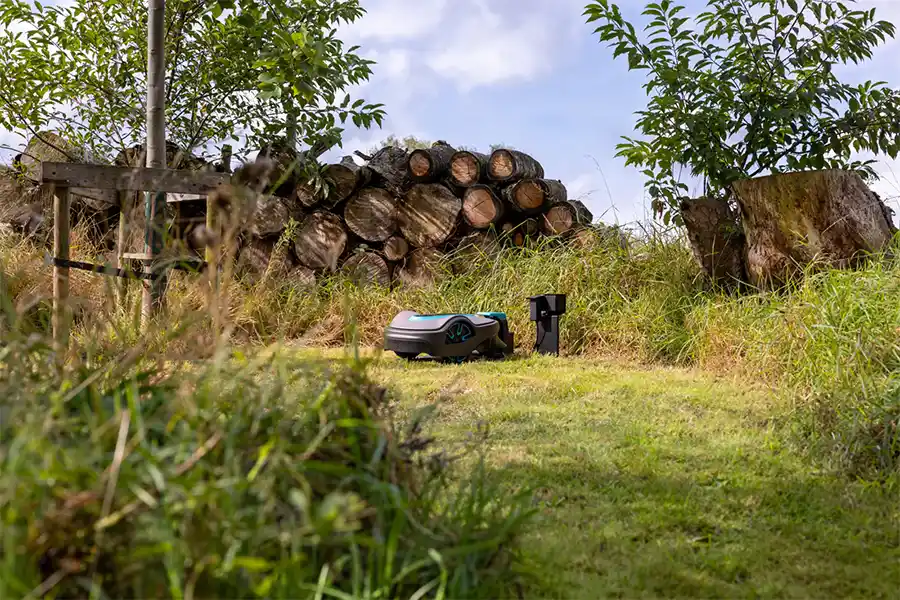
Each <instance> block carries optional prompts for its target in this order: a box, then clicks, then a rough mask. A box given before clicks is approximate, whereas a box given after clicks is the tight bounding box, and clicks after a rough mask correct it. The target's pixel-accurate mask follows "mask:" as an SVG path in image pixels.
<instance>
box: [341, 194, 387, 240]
mask: <svg viewBox="0 0 900 600" xmlns="http://www.w3.org/2000/svg"><path fill="white" fill-rule="evenodd" d="M397 207H398V203H397V199H396V198H395V197H394V195H393V194H391V193H390V192H389V191H387V190H383V189H381V188H373V187H366V188H363V189H361V190H359V192H358V193H357V194H356V195H355V196H353V197H352V198H351V199H350V200H349V201H348V202H347V205H346V206H345V207H344V221H345V222H346V223H347V227H348V228H349V229H350V231H352V232H353V233H355V234H356V235H358V236H359V237H361V238H362V239H364V240H366V241H367V242H383V241H385V240H387V239H388V238H389V237H391V235H393V233H394V232H395V231H396V230H397Z"/></svg>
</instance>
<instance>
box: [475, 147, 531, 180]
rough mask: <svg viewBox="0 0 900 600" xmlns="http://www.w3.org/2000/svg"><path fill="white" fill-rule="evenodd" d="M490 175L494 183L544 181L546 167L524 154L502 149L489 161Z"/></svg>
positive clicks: (495, 151) (494, 153)
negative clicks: (525, 180)
mask: <svg viewBox="0 0 900 600" xmlns="http://www.w3.org/2000/svg"><path fill="white" fill-rule="evenodd" d="M488 175H489V176H490V178H491V179H493V180H494V181H501V182H513V181H518V180H519V179H543V178H544V167H543V166H541V163H539V162H538V161H537V160H535V159H534V158H532V157H531V156H529V155H527V154H525V153H524V152H519V151H518V150H506V149H503V148H500V149H497V150H494V152H493V153H492V154H491V157H490V159H489V160H488Z"/></svg>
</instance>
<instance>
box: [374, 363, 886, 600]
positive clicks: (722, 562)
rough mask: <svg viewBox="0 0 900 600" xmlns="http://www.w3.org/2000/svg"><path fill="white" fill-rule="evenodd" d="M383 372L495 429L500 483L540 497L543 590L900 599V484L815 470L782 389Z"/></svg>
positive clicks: (647, 374) (587, 369) (608, 370)
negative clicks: (802, 450) (796, 435)
mask: <svg viewBox="0 0 900 600" xmlns="http://www.w3.org/2000/svg"><path fill="white" fill-rule="evenodd" d="M374 374H375V376H376V377H377V378H378V379H380V380H382V381H383V382H385V383H387V384H388V385H389V386H391V387H393V388H394V389H396V390H397V391H398V392H399V394H400V397H401V398H403V400H401V404H402V406H403V407H404V408H409V409H412V408H414V407H415V406H418V405H420V404H424V403H426V402H430V401H434V400H435V399H438V398H440V397H444V402H443V406H442V408H441V417H440V421H439V422H440V423H441V430H440V435H441V436H442V437H445V438H446V439H447V440H453V439H460V438H461V437H462V436H465V435H466V434H467V433H468V432H470V431H472V430H473V428H474V427H475V424H476V422H477V421H479V420H483V421H484V422H486V423H487V424H488V425H489V427H490V428H491V439H492V440H493V442H492V445H493V451H492V453H491V459H490V460H491V463H492V466H494V467H496V468H497V472H498V474H499V476H500V477H502V478H503V479H504V480H506V481H507V482H508V483H509V484H511V485H514V486H526V487H533V488H535V489H536V490H537V496H536V497H537V501H539V502H540V503H541V506H542V511H541V519H540V520H539V521H538V522H537V523H535V524H534V525H532V527H531V529H530V531H529V533H528V536H527V540H526V543H525V544H526V548H527V552H528V554H529V555H530V558H532V559H534V560H535V562H536V563H537V564H538V565H541V569H542V570H543V571H544V573H545V576H546V577H545V582H544V583H543V584H539V586H538V588H537V589H534V590H531V592H530V593H529V594H528V595H527V596H528V597H534V595H535V594H542V595H548V596H552V597H559V598H575V597H584V598H596V597H598V596H601V595H602V596H617V595H619V596H626V597H639V596H643V597H660V596H663V595H665V596H666V597H738V596H755V595H762V596H768V597H820V598H824V597H851V596H854V597H869V598H875V597H882V598H887V597H896V590H897V589H898V587H897V586H898V585H900V566H898V565H900V562H898V561H900V529H898V526H897V523H900V501H898V497H897V494H896V490H885V489H881V488H873V487H868V488H866V487H864V486H862V485H861V484H855V483H852V482H849V481H847V480H839V479H835V478H833V477H831V476H827V475H824V474H817V473H815V472H814V471H813V469H812V467H811V465H810V463H809V462H807V461H805V460H804V459H803V458H802V456H801V455H800V454H799V453H796V452H793V451H791V449H790V448H788V447H786V446H785V445H784V443H783V441H782V440H783V439H784V438H783V437H782V436H780V435H779V433H778V431H777V428H778V426H777V424H775V423H774V422H773V420H772V419H771V418H770V415H772V414H775V413H779V412H781V411H780V410H778V407H776V406H775V402H776V401H775V400H774V399H773V398H774V397H773V396H771V395H770V394H767V393H766V392H765V391H764V390H750V389H747V388H745V387H738V386H736V385H735V384H733V383H729V382H726V381H724V380H718V379H715V378H713V377H711V376H707V375H702V374H698V373H694V372H688V371H682V370H672V369H649V370H638V369H628V368H622V367H614V366H611V365H609V364H608V363H604V362H601V361H595V360H590V359H583V358H578V359H576V358H570V359H546V358H528V359H521V360H513V361H509V362H503V363H493V364H484V363H482V364H468V365H463V366H461V367H456V366H445V365H438V364H434V363H426V364H414V365H409V366H407V365H406V364H405V363H402V362H399V361H397V360H395V359H392V358H389V357H388V356H385V357H384V359H383V360H380V361H379V362H378V365H377V367H376V369H375V370H374Z"/></svg>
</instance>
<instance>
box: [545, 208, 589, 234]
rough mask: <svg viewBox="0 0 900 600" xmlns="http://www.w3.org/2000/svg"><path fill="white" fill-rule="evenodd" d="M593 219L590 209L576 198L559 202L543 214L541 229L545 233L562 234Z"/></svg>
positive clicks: (587, 223)
mask: <svg viewBox="0 0 900 600" xmlns="http://www.w3.org/2000/svg"><path fill="white" fill-rule="evenodd" d="M592 220H593V216H592V215H591V213H590V211H588V209H587V208H586V207H585V206H584V204H582V203H581V202H579V201H578V200H570V201H567V202H559V203H557V204H554V205H553V206H552V207H550V210H548V211H547V213H546V214H545V215H544V219H543V223H542V225H543V229H544V232H545V233H546V234H547V235H564V234H567V233H569V232H570V231H572V230H573V229H575V228H576V227H577V226H579V225H589V224H590V223H591V221H592Z"/></svg>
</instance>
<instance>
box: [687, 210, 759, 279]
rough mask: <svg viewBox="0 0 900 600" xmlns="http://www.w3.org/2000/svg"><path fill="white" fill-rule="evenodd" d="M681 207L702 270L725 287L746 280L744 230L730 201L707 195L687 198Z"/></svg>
mask: <svg viewBox="0 0 900 600" xmlns="http://www.w3.org/2000/svg"><path fill="white" fill-rule="evenodd" d="M679 209H680V212H681V218H682V220H683V221H684V227H685V229H686V230H687V234H688V240H689V241H690V244H691V250H692V251H693V253H694V258H695V259H696V260H697V263H698V264H699V265H700V268H701V270H702V271H703V273H704V274H705V275H706V276H707V277H709V278H710V279H711V280H712V281H714V282H715V283H717V284H718V285H722V286H724V287H726V288H732V287H733V286H735V285H737V284H739V283H740V282H742V281H744V280H745V276H744V258H743V253H744V234H743V232H742V231H741V226H740V224H739V223H738V219H737V215H735V214H734V211H732V210H731V207H730V206H729V205H728V202H726V201H725V200H724V199H720V198H707V197H702V198H695V199H685V200H682V201H681V204H680V205H679Z"/></svg>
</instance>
